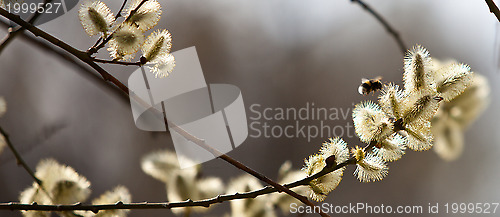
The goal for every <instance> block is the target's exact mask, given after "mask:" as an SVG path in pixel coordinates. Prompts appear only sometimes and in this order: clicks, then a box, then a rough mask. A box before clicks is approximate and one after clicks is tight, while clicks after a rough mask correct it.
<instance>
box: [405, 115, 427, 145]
mask: <svg viewBox="0 0 500 217" xmlns="http://www.w3.org/2000/svg"><path fill="white" fill-rule="evenodd" d="M430 129H431V124H430V122H429V121H416V122H413V123H411V124H409V125H407V126H406V128H405V130H404V131H405V132H406V134H407V144H406V146H407V147H408V148H410V149H411V150H414V151H425V150H429V149H430V148H432V145H433V143H432V142H433V136H432V133H431V130H430Z"/></svg>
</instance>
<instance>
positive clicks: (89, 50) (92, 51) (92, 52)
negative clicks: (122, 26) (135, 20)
mask: <svg viewBox="0 0 500 217" xmlns="http://www.w3.org/2000/svg"><path fill="white" fill-rule="evenodd" d="M147 1H148V0H142V1H141V3H139V5H137V7H136V8H135V9H134V10H132V11H130V14H129V15H128V17H127V18H125V21H124V22H127V21H129V20H130V18H131V17H132V16H133V15H134V14H135V13H136V12H137V11H138V10H139V8H141V6H142V5H143V4H144V3H146V2H147ZM124 5H125V2H124V3H123V5H122V7H123V6H124ZM120 10H121V9H120ZM120 12H121V11H120ZM117 29H119V28H117ZM115 31H116V30H115ZM113 34H114V32H113V33H111V34H109V36H108V37H107V38H106V39H104V40H103V41H102V42H101V43H100V44H99V43H96V44H95V45H94V46H92V47H91V48H89V49H88V50H87V54H88V55H92V54H95V53H97V51H99V50H100V49H101V48H103V47H104V45H106V44H107V43H108V42H109V40H111V38H113ZM100 40H101V39H99V40H98V41H100ZM96 45H97V46H96Z"/></svg>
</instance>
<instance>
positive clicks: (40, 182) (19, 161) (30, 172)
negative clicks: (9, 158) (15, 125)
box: [0, 127, 42, 187]
mask: <svg viewBox="0 0 500 217" xmlns="http://www.w3.org/2000/svg"><path fill="white" fill-rule="evenodd" d="M0 133H2V135H3V137H4V138H5V143H7V146H8V147H9V149H10V150H11V151H12V153H13V154H14V156H15V157H16V160H17V164H18V165H20V166H22V167H23V168H24V170H26V172H27V173H28V174H29V175H30V176H31V178H33V180H35V182H36V183H37V184H38V185H39V186H40V187H41V186H42V181H41V180H40V179H38V178H37V177H36V176H35V173H34V172H33V170H32V169H31V168H30V167H29V166H28V164H27V163H26V161H24V159H23V158H22V157H21V155H20V154H19V152H18V151H17V149H16V148H15V147H14V145H12V142H11V141H10V139H9V134H7V132H5V130H4V129H3V128H2V127H0Z"/></svg>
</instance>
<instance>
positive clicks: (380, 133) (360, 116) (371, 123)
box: [352, 101, 393, 143]
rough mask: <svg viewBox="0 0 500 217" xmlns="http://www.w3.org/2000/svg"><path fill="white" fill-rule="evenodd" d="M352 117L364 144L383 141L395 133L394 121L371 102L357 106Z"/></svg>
mask: <svg viewBox="0 0 500 217" xmlns="http://www.w3.org/2000/svg"><path fill="white" fill-rule="evenodd" d="M352 117H353V122H354V129H355V131H356V134H357V135H358V136H359V138H360V140H361V141H363V142H366V143H370V142H371V141H381V140H383V139H385V138H386V137H387V136H389V135H390V134H391V133H393V131H392V129H393V123H392V121H391V120H390V119H389V117H388V116H387V115H386V114H385V113H384V112H383V111H382V109H381V108H380V106H379V105H377V104H375V103H373V102H371V101H366V102H362V103H359V104H357V105H356V107H355V108H354V110H353V113H352Z"/></svg>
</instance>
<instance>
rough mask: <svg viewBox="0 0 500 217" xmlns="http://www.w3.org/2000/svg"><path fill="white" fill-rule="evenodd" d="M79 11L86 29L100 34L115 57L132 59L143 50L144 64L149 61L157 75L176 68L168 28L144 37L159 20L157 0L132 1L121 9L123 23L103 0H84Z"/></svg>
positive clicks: (164, 75) (163, 75)
mask: <svg viewBox="0 0 500 217" xmlns="http://www.w3.org/2000/svg"><path fill="white" fill-rule="evenodd" d="M78 13H79V17H80V22H81V24H82V26H83V28H84V29H85V32H86V33H87V34H88V35H90V36H93V35H100V36H101V37H102V39H103V40H104V42H107V45H108V51H109V53H110V56H111V57H112V58H113V59H114V60H131V59H133V58H134V57H135V54H136V53H137V52H138V51H139V49H140V50H141V52H142V56H141V63H142V64H147V67H148V68H149V69H150V70H151V72H153V73H154V75H155V76H156V77H166V76H168V74H169V73H171V72H172V71H173V69H174V67H175V58H174V56H173V55H172V54H171V53H170V50H171V48H172V37H171V35H170V33H169V32H168V30H165V29H164V30H156V31H154V32H152V33H151V34H150V35H149V36H148V37H147V38H146V37H145V36H144V33H145V32H146V31H148V30H150V29H151V28H153V27H154V26H156V24H157V23H158V21H159V20H160V16H161V13H162V11H161V5H160V3H158V1H157V0H132V1H130V2H129V3H128V4H127V5H126V7H125V8H124V10H123V11H122V12H121V13H122V14H123V17H124V20H123V21H122V22H120V23H118V22H117V17H118V16H114V15H113V13H112V12H111V10H110V9H109V8H108V6H107V5H106V4H104V3H103V2H101V1H96V0H90V1H87V2H85V3H84V4H82V5H81V7H80V10H79V11H78ZM108 40H109V41H108Z"/></svg>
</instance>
